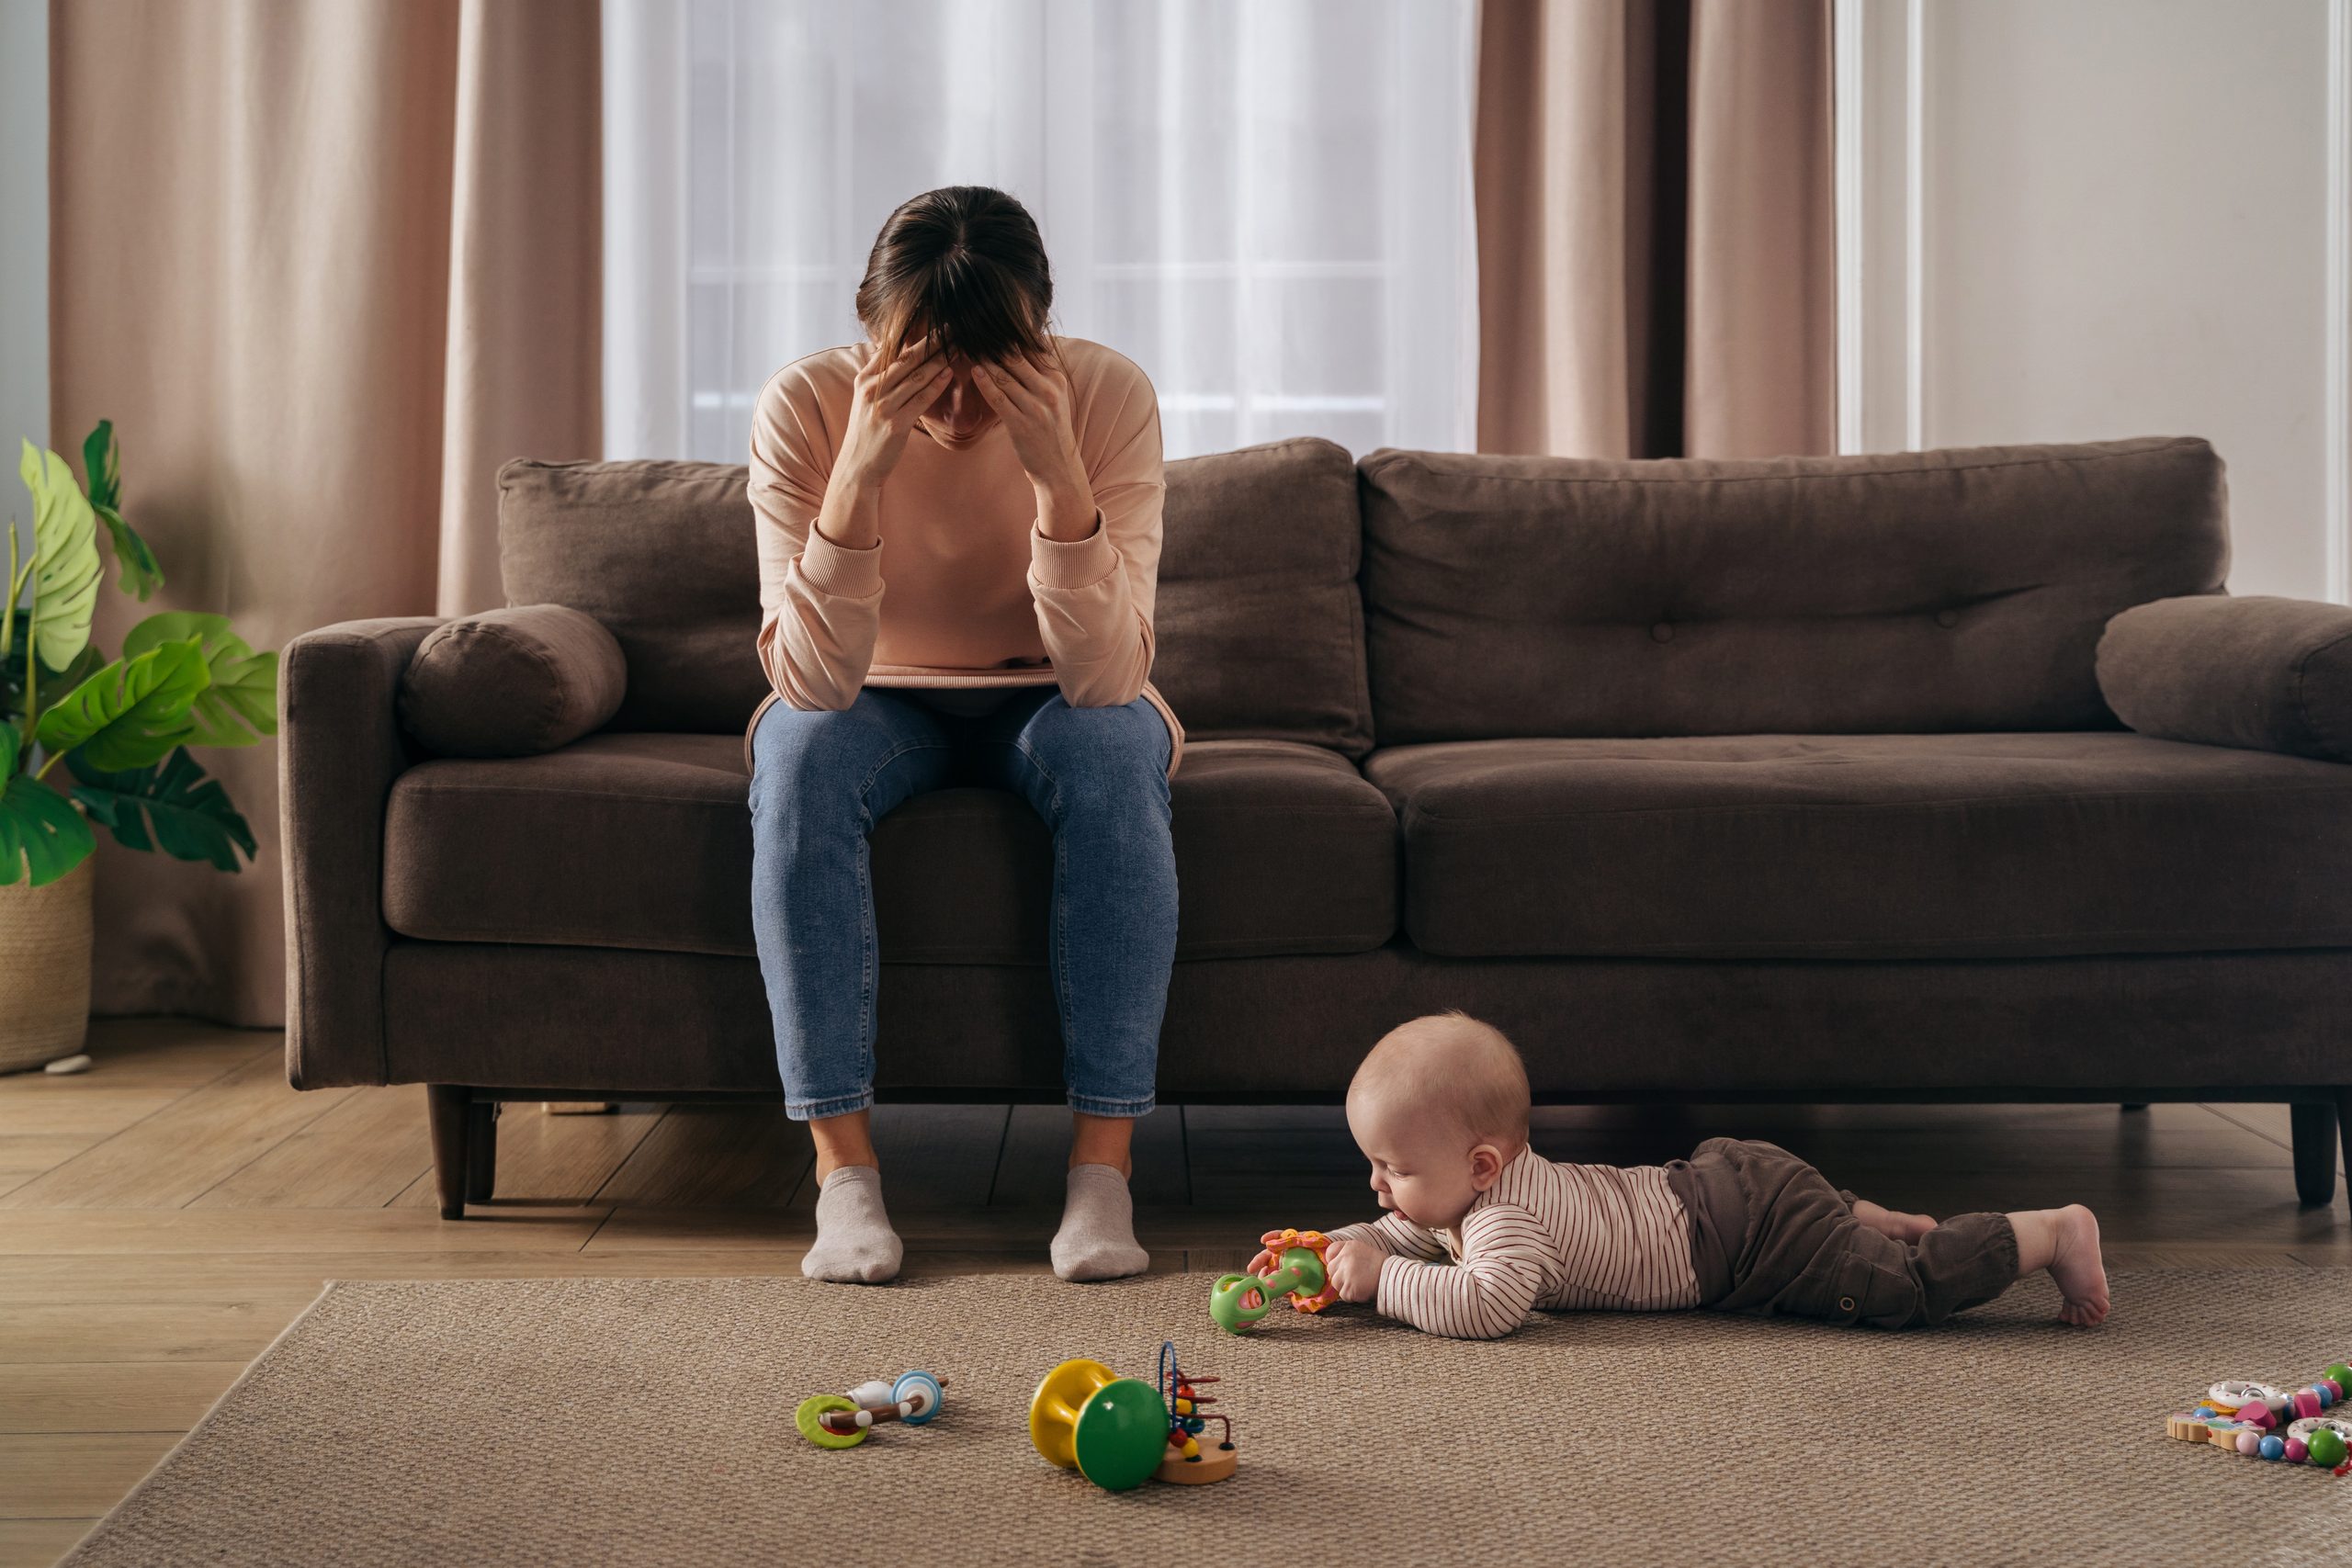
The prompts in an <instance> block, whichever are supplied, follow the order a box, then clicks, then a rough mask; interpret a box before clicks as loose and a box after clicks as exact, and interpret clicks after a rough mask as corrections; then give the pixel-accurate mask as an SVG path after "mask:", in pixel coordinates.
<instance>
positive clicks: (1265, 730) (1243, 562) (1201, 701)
mask: <svg viewBox="0 0 2352 1568" xmlns="http://www.w3.org/2000/svg"><path fill="white" fill-rule="evenodd" d="M1166 473H1167V480H1168V493H1167V497H1166V501H1165V504H1164V510H1163V524H1162V529H1161V545H1160V560H1159V593H1158V603H1157V605H1156V607H1155V611H1154V615H1153V636H1154V648H1155V656H1154V659H1153V663H1152V672H1151V679H1152V682H1153V683H1154V684H1155V685H1157V686H1158V687H1159V691H1160V692H1161V694H1163V695H1165V696H1166V697H1167V698H1168V702H1169V705H1170V706H1171V707H1173V708H1174V709H1175V710H1176V716H1177V717H1178V718H1179V719H1181V720H1182V722H1183V725H1184V729H1185V735H1186V738H1187V739H1188V740H1214V739H1234V738H1244V737H1267V738H1272V739H1291V740H1306V741H1310V742H1313V743H1315V744H1317V745H1323V746H1329V747H1332V748H1335V749H1338V750H1344V751H1346V752H1347V753H1348V754H1349V755H1351V756H1356V755H1361V754H1362V753H1363V751H1364V750H1367V749H1368V748H1369V747H1370V745H1371V743H1372V734H1371V718H1370V711H1371V699H1370V696H1369V694H1367V692H1366V691H1365V687H1364V663H1363V658H1364V656H1363V605H1362V602H1361V600H1360V599H1359V597H1358V595H1357V590H1356V570H1357V565H1358V560H1359V550H1360V545H1361V537H1362V526H1361V523H1360V520H1359V516H1358V513H1357V510H1356V479H1355V466H1354V463H1353V462H1352V460H1351V458H1350V457H1349V455H1348V453H1347V451H1346V449H1345V448H1343V447H1340V446H1334V445H1332V444H1331V443H1330V442H1328V441H1317V440H1300V441H1281V442H1274V443H1272V444H1269V445H1267V446H1253V447H1247V448H1244V449H1242V450H1240V451H1238V452H1221V453H1216V454H1214V455H1212V456H1206V457H1188V458H1181V459H1178V460H1176V461H1172V462H1170V463H1169V464H1168V465H1167V466H1166ZM745 478H746V474H745V469H744V467H743V465H741V464H740V463H700V462H683V461H662V460H654V459H632V460H628V461H621V462H605V463H589V462H573V463H544V462H539V461H537V460H535V459H530V458H516V459H515V460H514V461H512V462H509V463H508V464H506V465H505V466H504V467H503V468H501V469H500V470H499V475H498V486H499V560H500V567H501V570H502V573H503V580H504V586H505V592H506V597H507V600H508V602H509V603H511V604H568V605H571V607H572V608H574V609H578V610H584V611H586V612H587V613H588V614H589V615H594V617H595V618H596V619H597V620H599V621H602V622H603V623H604V624H605V626H606V627H607V628H608V629H609V630H610V631H611V632H612V634H613V636H614V637H615V638H616V640H617V641H618V642H619V643H620V646H621V651H622V653H623V654H624V655H625V656H626V657H627V659H628V694H627V695H625V696H624V697H623V698H622V700H621V705H620V710H619V711H618V712H617V713H616V714H615V715H614V716H613V718H612V721H611V723H610V724H609V725H608V726H607V728H612V729H616V730H631V729H634V730H648V729H657V730H701V731H708V732H727V731H740V730H741V728H743V726H744V725H745V724H746V723H748V722H749V721H750V719H751V716H752V709H753V708H755V707H756V706H758V705H759V702H760V699H761V698H762V697H763V696H764V695H765V694H766V692H767V679H766V677H765V676H764V675H763V673H762V672H761V670H760V664H759V659H758V657H757V655H756V654H755V652H754V651H753V640H754V638H755V637H757V636H758V633H759V627H760V589H759V561H758V558H757V555H756V553H755V550H754V548H753V544H752V504H751V501H750V499H749V497H748V496H747V495H746V493H745V491H744V483H745ZM888 577H889V567H888V563H887V562H886V563H885V565H884V567H883V578H884V581H886V582H887V581H888Z"/></svg>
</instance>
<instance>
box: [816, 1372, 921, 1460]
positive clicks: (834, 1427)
mask: <svg viewBox="0 0 2352 1568" xmlns="http://www.w3.org/2000/svg"><path fill="white" fill-rule="evenodd" d="M946 1388H947V1380H946V1379H945V1378H935V1377H933V1376H932V1375H931V1374H930V1373H929V1372H900V1373H899V1381H898V1382H882V1381H881V1380H880V1379H879V1378H876V1379H875V1380H874V1381H873V1382H862V1383H860V1384H858V1385H857V1386H856V1387H855V1388H854V1389H851V1390H850V1391H849V1393H846V1394H840V1393H815V1394H810V1395H809V1397H808V1398H807V1399H804V1400H802V1401H801V1402H800V1408H799V1409H797V1410H796V1411H794V1412H793V1413H792V1425H793V1427H794V1428H795V1429H796V1430H797V1431H798V1432H799V1434H800V1435H801V1436H802V1437H804V1438H808V1439H809V1441H810V1442H812V1443H814V1444H816V1445H817V1446H818V1447H819V1448H820V1449H854V1448H855V1447H857V1445H858V1444H860V1443H862V1442H864V1441H865V1439H866V1438H867V1437H868V1436H870V1435H871V1434H872V1432H873V1430H874V1428H875V1427H876V1425H877V1424H879V1423H881V1422H884V1421H902V1422H904V1423H906V1425H908V1426H910V1427H921V1426H925V1425H927V1424H928V1423H929V1422H930V1421H931V1420H932V1419H933V1417H934V1416H937V1415H938V1414H939V1407H940V1405H941V1404H943V1403H944V1401H945V1400H946V1397H947V1394H946Z"/></svg>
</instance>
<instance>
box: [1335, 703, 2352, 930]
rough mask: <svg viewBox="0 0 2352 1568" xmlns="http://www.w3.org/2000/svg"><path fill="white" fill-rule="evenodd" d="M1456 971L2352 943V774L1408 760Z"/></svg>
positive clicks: (1423, 914) (1612, 743)
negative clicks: (1490, 964) (1471, 962)
mask: <svg viewBox="0 0 2352 1568" xmlns="http://www.w3.org/2000/svg"><path fill="white" fill-rule="evenodd" d="M1365 773H1366V775H1367V776H1368V777H1370V778H1371V779H1372V780H1373V782H1374V783H1375V784H1378V785H1379V786H1380V787H1381V789H1383V790H1384V791H1385V792H1386V794H1387V795H1388V796H1389V798H1390V799H1391V800H1392V801H1394V802H1395V803H1396V805H1397V813H1398V818H1399V820H1400V822H1401V824H1402V827H1403V829H1404V836H1405V931H1406V932H1407V934H1408V936H1410V937H1411V938H1412V940H1413V942H1415V943H1416V944H1418V945H1419V947H1421V948H1422V949H1424V950H1426V951H1428V952H1430V953H1436V954H1439V955H1442V956H1449V957H1470V956H1491V957H1510V956H1522V955H1533V954H1560V955H1577V956H1589V957H1607V956H1620V955H1652V956H1659V957H1690V958H1860V959H1880V958H1911V957H1935V958H1962V957H2006V956H2016V957H2036V956H2048V955H2059V954H2095V953H2160V952H2184V951H2197V950H2207V951H2224V950H2233V949H2240V950H2242V949H2250V948H2298V947H2343V946H2352V767H2347V766H2346V765H2344V764H2341V763H2336V762H2322V761H2311V760H2309V759H2305V758H2300V757H2285V756H2279V755H2277V754H2274V753H2268V752H2258V751H2245V750H2231V749H2225V748H2222V747H2212V746H2195V745H2189V744H2186V743H2184V742H2180V741H2173V740H2158V739H2150V738H2148V737H2146V736H2142V735H2133V734H2129V733H2123V732H2116V731H2108V732H2097V733H2077V734H2066V733H1973V734H1954V735H1869V736H1847V737H1826V736H1791V735H1761V736H1736V737H1724V738H1713V737H1677V738H1668V739H1651V740H1587V739H1544V740H1485V741H1466V742H1455V743H1450V744H1446V743H1442V744H1432V745H1427V746H1407V747H1397V748H1394V749H1388V748H1384V749H1382V750H1376V751H1374V753H1373V754H1372V755H1371V756H1370V757H1369V758H1367V759H1366V761H1365Z"/></svg>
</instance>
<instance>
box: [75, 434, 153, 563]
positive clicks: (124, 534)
mask: <svg viewBox="0 0 2352 1568" xmlns="http://www.w3.org/2000/svg"><path fill="white" fill-rule="evenodd" d="M82 471H83V472H84V473H85V474H87V475H88V476H89V479H90V510H91V511H93V512H95V513H97V514H98V521H99V522H101V523H103V524H105V525H107V533H108V534H109V535H111V536H113V538H114V558H115V559H116V561H117V562H119V564H120V565H121V567H122V571H121V574H120V575H119V576H118V577H117V578H116V579H115V582H114V585H115V586H116V587H117V588H119V589H121V590H122V591H123V592H125V593H136V594H137V595H139V602H140V603H141V604H145V603H146V602H147V596H148V595H149V594H150V593H153V592H155V590H156V589H158V588H161V587H162V586H164V569H163V568H162V567H161V566H159V565H157V564H156V561H155V552H154V551H153V550H151V549H149V548H148V547H147V541H146V540H144V539H142V538H141V537H140V536H139V531H138V530H137V529H135V528H133V527H132V526H131V525H130V524H128V523H126V522H124V521H123V520H122V449H121V446H119V443H117V442H116V440H115V438H114V421H112V420H110V419H102V420H100V421H98V427H97V428H96V430H93V431H92V432H90V436H89V439H88V440H86V441H85V442H83V443H82Z"/></svg>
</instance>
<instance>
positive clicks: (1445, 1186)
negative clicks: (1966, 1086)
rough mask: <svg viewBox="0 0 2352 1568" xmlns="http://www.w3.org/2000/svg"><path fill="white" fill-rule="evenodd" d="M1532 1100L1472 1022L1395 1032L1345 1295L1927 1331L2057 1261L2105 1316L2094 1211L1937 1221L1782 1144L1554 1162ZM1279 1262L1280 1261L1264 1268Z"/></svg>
mask: <svg viewBox="0 0 2352 1568" xmlns="http://www.w3.org/2000/svg"><path fill="white" fill-rule="evenodd" d="M1528 1103H1529V1096H1528V1085H1527V1068H1526V1066H1525V1065H1524V1064H1523V1063H1522V1062H1521V1060H1520V1055H1519V1052H1518V1050H1517V1049H1516V1048H1514V1047H1513V1046H1512V1044H1511V1043H1510V1041H1509V1040H1508V1039H1506V1038H1504V1036H1503V1033H1502V1032H1501V1031H1500V1030H1498V1029H1496V1028H1494V1027H1493V1026H1492V1025H1490V1024H1487V1023H1482V1022H1480V1021H1477V1020H1476V1019H1474V1018H1471V1017H1469V1016H1468V1015H1466V1014H1464V1013H1463V1012H1462V1011H1460V1010H1453V1011H1451V1012H1445V1013H1436V1014H1431V1015H1430V1016H1428V1017H1425V1018H1417V1019H1414V1020H1413V1021H1410V1022H1408V1023H1405V1024H1401V1025H1399V1026H1398V1027H1397V1028H1396V1029H1394V1030H1391V1031H1390V1032H1388V1033H1387V1034H1386V1035H1385V1036H1383V1037H1382V1039H1381V1041H1380V1043H1378V1044H1376V1045H1374V1047H1373V1048H1372V1053H1371V1055H1367V1056H1366V1057H1365V1058H1364V1059H1363V1066H1359V1067H1358V1068H1357V1069H1356V1075H1355V1077H1354V1079H1353V1081H1351V1083H1350V1084H1349V1086H1348V1130H1349V1131H1350V1132H1351V1133H1352V1134H1355V1140H1356V1144H1357V1145H1358V1146H1359V1147H1360V1148H1362V1149H1363V1152H1364V1155H1365V1156H1366V1157H1367V1158H1368V1159H1370V1160H1371V1161H1372V1190H1374V1192H1375V1193H1377V1194H1379V1197H1380V1206H1381V1207H1382V1208H1383V1209H1385V1210H1387V1211H1388V1213H1385V1214H1383V1215H1382V1216H1381V1217H1380V1218H1379V1220H1377V1221H1376V1222H1374V1223H1373V1224H1353V1225H1343V1226H1341V1227H1340V1228H1339V1229H1338V1230H1335V1231H1332V1232H1330V1233H1329V1234H1330V1236H1331V1238H1332V1239H1331V1245H1330V1247H1329V1250H1328V1252H1327V1253H1326V1260H1327V1261H1328V1263H1329V1268H1330V1278H1331V1283H1332V1285H1333V1286H1334V1287H1335V1288H1336V1289H1337V1290H1338V1292H1339V1293H1340V1296H1341V1297H1342V1298H1343V1299H1344V1300H1347V1301H1351V1302H1372V1303H1376V1305H1377V1307H1378V1310H1379V1311H1380V1313H1381V1314H1382V1315H1383V1316H1386V1317H1395V1318H1402V1319H1403V1320H1404V1321H1406V1322H1407V1323H1409V1324H1411V1325H1414V1326H1415V1327H1417V1328H1420V1329H1424V1330H1426V1331H1428V1332H1430V1333H1431V1334H1444V1335H1450V1336H1453V1337H1456V1338H1462V1339H1495V1338H1499V1337H1502V1336H1503V1335H1506V1334H1509V1333H1510V1331H1511V1330H1512V1329H1514V1328H1516V1327H1518V1326H1519V1325H1520V1324H1521V1322H1522V1321H1524V1320H1525V1318H1526V1316H1527V1314H1528V1309H1529V1308H1531V1307H1544V1308H1555V1309H1556V1308H1575V1307H1583V1308H1600V1309H1614V1310H1620V1311H1652V1310H1658V1309H1664V1308H1673V1307H1708V1308H1712V1309H1713V1310H1714V1311H1717V1312H1739V1313H1752V1314H1764V1315H1770V1314H1792V1315H1794V1316H1799V1317H1817V1318H1825V1319H1827V1320H1828V1321H1830V1322H1832V1323H1854V1322H1861V1323H1867V1324H1871V1325H1875V1326H1878V1327H1883V1328H1907V1327H1910V1326H1912V1325H1918V1324H1934V1323H1941V1322H1942V1321H1943V1320H1944V1319H1945V1318H1947V1317H1949V1316H1951V1314H1953V1313H1956V1312H1959V1311H1961V1310H1962V1308H1965V1307H1972V1306H1976V1305H1979V1304H1981V1303H1985V1302H1988V1301H1991V1300H1992V1299H1993V1298H1994V1297H1996V1296H1997V1295H1999V1294H2000V1293H2001V1292H2003V1291H2005V1290H2007V1289H2008V1287H2009V1285H2010V1284H2011V1283H2012V1282H2013V1281H2015V1280H2018V1279H2019V1278H2021V1277H2022V1276H2024V1275H2027V1274H2031V1273H2034V1272H2036V1271H2038V1270H2040V1269H2049V1270H2050V1275H2051V1278H2052V1280H2055V1281H2056V1282H2057V1285H2058V1289H2059V1292H2060V1293H2061V1294H2062V1295H2064V1298H2065V1304H2064V1306H2063V1307H2062V1308H2060V1310H2059V1313H2058V1315H2059V1317H2060V1319H2061V1320H2062V1321H2064V1322H2066V1323H2071V1324H2076V1325H2085V1326H2087V1325H2091V1324H2095V1323H2098V1322H2099V1321H2100V1320H2101V1319H2103V1318H2105V1317H2106V1316H2107V1307H2108V1296H2107V1270H2106V1269H2105V1268H2104V1266H2103V1265H2102V1264H2101V1263H2100V1260H2099V1247H2098V1219H2097V1218H2096V1217H2095V1216H2094V1215H2093V1214H2092V1213H2091V1212H2090V1211H2089V1210H2088V1209H2086V1208H2084V1207H2083V1206H2082V1205H2081V1204H2079V1203H2076V1204H2072V1205H2070V1206H2068V1207H2066V1208H2064V1209H2035V1210H2029V1211H2026V1212H2023V1213H2013V1214H1994V1213H1973V1214H1960V1215H1956V1216H1955V1217H1953V1218H1951V1219H1949V1220H1946V1221H1944V1222H1943V1223H1942V1224H1937V1223H1936V1222H1935V1221H1934V1220H1932V1219H1929V1218H1928V1216H1926V1215H1924V1214H1904V1213H1895V1212H1894V1211H1893V1210H1890V1209H1883V1208H1881V1207H1879V1205H1877V1204H1876V1203H1871V1202H1867V1201H1863V1200H1862V1199H1860V1198H1857V1197H1855V1196H1854V1195H1853V1194H1852V1193H1851V1192H1847V1191H1842V1190H1838V1189H1836V1188H1833V1187H1831V1186H1830V1185H1829V1183H1828V1182H1827V1181H1826V1180H1825V1179H1823V1178H1822V1175H1821V1173H1820V1172H1819V1171H1817V1170H1815V1169H1814V1168H1812V1167H1811V1166H1809V1165H1807V1164H1805V1163H1804V1161H1803V1160H1801V1159H1799V1158H1797V1157H1796V1156H1794V1155H1792V1154H1790V1153H1789V1152H1788V1151H1787V1150H1786V1149H1783V1148H1781V1147H1779V1146H1778V1145H1773V1144H1766V1143H1758V1142H1751V1141H1747V1140H1742V1139H1735V1138H1709V1139H1708V1140H1706V1141H1705V1142H1704V1143H1702V1144H1701V1145H1699V1147H1698V1149H1697V1150H1696V1152H1694V1153H1693V1154H1692V1155H1691V1157H1690V1158H1689V1159H1687V1160H1679V1159H1678V1160H1670V1161H1668V1163H1667V1164H1665V1165H1662V1166H1660V1165H1647V1166H1630V1167H1621V1166H1608V1165H1561V1164H1555V1163H1554V1162H1553V1161H1551V1160H1547V1159H1545V1158H1544V1157H1543V1156H1540V1155H1538V1154H1536V1153H1535V1152H1534V1151H1533V1150H1532V1149H1531V1148H1529V1147H1528V1143H1527V1113H1528ZM1441 1259H1443V1260H1445V1261H1443V1262H1441V1261H1440V1260H1441ZM1449 1264H1450V1266H1449ZM1271 1266H1272V1258H1271V1256H1270V1255H1268V1254H1265V1253H1261V1254H1260V1255H1259V1257H1258V1258H1257V1260H1256V1261H1254V1262H1253V1263H1252V1264H1251V1265H1250V1270H1251V1272H1253V1273H1257V1272H1262V1271H1264V1269H1267V1268H1269V1267H1271Z"/></svg>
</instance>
